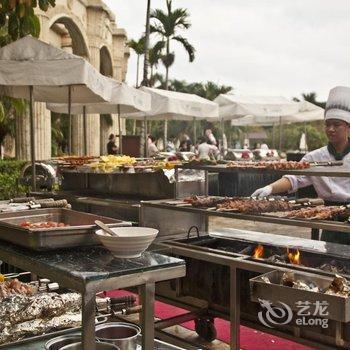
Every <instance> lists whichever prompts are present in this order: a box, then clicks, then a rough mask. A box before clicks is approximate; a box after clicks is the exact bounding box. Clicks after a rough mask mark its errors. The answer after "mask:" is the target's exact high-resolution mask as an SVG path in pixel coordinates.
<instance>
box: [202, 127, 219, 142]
mask: <svg viewBox="0 0 350 350" xmlns="http://www.w3.org/2000/svg"><path fill="white" fill-rule="evenodd" d="M205 136H206V137H207V138H208V140H209V141H210V143H211V144H212V145H215V146H217V141H216V138H215V136H214V134H213V132H212V131H211V129H207V130H205Z"/></svg>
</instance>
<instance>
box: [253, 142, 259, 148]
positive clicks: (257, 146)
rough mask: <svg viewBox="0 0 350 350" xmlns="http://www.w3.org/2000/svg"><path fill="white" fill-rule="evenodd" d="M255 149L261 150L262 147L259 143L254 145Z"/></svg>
mask: <svg viewBox="0 0 350 350" xmlns="http://www.w3.org/2000/svg"><path fill="white" fill-rule="evenodd" d="M253 149H261V145H260V143H259V142H255V143H254V148H253Z"/></svg>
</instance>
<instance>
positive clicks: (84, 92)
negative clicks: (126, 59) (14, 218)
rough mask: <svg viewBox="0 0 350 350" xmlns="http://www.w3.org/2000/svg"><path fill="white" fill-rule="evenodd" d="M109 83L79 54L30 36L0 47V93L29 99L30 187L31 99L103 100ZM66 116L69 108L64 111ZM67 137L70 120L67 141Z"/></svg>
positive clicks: (32, 151)
mask: <svg viewBox="0 0 350 350" xmlns="http://www.w3.org/2000/svg"><path fill="white" fill-rule="evenodd" d="M111 90H112V89H111V86H110V83H109V82H108V80H107V79H106V78H105V77H104V76H102V75H101V74H100V73H99V72H98V71H97V70H96V69H95V68H94V67H93V66H91V65H90V64H89V63H88V62H87V61H86V60H85V59H83V58H82V57H79V56H76V55H73V54H70V53H67V52H65V51H63V50H61V49H58V48H56V47H54V46H51V45H49V44H47V43H44V42H42V41H40V40H38V39H36V38H33V37H31V36H26V37H24V38H22V39H19V40H17V41H15V42H13V43H11V44H9V45H6V46H4V47H3V48H1V49H0V95H6V96H9V97H14V98H24V99H27V100H29V101H30V104H29V106H30V107H29V113H30V134H31V161H32V169H33V179H32V187H33V190H35V189H36V183H35V178H36V171H35V139H34V137H35V133H34V115H33V101H37V102H55V103H64V102H65V103H67V102H68V104H69V105H70V103H71V102H76V103H84V102H87V101H89V102H106V101H109V100H110V93H111ZM68 114H69V118H70V109H69V111H68ZM70 141H71V123H70V128H69V144H70Z"/></svg>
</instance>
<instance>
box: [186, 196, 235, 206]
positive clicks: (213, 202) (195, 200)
mask: <svg viewBox="0 0 350 350" xmlns="http://www.w3.org/2000/svg"><path fill="white" fill-rule="evenodd" d="M229 200H230V199H229V198H217V197H207V196H192V197H188V198H185V199H184V202H186V203H190V204H192V206H193V207H197V208H201V207H204V208H210V207H216V206H217V205H218V204H221V203H225V202H227V201H229Z"/></svg>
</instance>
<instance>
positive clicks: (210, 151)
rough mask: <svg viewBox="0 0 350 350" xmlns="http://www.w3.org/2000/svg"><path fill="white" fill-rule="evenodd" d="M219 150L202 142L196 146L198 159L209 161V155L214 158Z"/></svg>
mask: <svg viewBox="0 0 350 350" xmlns="http://www.w3.org/2000/svg"><path fill="white" fill-rule="evenodd" d="M219 153H220V152H219V150H218V148H217V147H216V146H214V145H209V144H208V143H206V142H204V143H201V144H200V145H199V146H198V157H199V159H209V158H210V155H213V156H214V157H216V156H217V155H218V154H219Z"/></svg>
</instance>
